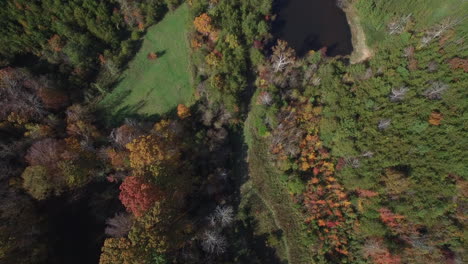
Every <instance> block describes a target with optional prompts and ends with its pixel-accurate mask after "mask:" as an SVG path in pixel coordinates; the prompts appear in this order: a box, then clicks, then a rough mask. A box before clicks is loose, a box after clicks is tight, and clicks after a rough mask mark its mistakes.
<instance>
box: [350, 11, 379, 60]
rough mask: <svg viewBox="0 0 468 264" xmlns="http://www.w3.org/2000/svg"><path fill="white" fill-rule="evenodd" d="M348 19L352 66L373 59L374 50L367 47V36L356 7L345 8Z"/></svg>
mask: <svg viewBox="0 0 468 264" xmlns="http://www.w3.org/2000/svg"><path fill="white" fill-rule="evenodd" d="M343 11H344V12H345V13H346V19H347V20H348V24H349V27H350V28H351V35H352V39H351V41H352V43H353V53H352V54H351V58H350V62H351V64H356V63H360V62H363V61H365V60H367V59H369V58H371V57H372V54H373V53H372V50H371V49H370V48H369V47H368V46H367V42H366V34H365V33H364V30H363V29H362V25H361V21H360V19H359V16H358V14H357V10H356V8H355V7H354V5H352V4H351V5H349V6H348V7H346V8H344V9H343Z"/></svg>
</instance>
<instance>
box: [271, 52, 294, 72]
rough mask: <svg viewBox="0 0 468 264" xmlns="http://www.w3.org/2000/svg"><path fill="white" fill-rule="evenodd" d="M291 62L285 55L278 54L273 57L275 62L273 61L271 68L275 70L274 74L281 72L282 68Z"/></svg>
mask: <svg viewBox="0 0 468 264" xmlns="http://www.w3.org/2000/svg"><path fill="white" fill-rule="evenodd" d="M292 62H293V61H292V60H291V59H290V58H288V57H287V56H286V55H285V54H279V55H278V56H276V57H275V60H274V61H273V67H274V69H275V72H279V71H283V70H284V68H285V67H286V66H287V65H289V64H291V63H292Z"/></svg>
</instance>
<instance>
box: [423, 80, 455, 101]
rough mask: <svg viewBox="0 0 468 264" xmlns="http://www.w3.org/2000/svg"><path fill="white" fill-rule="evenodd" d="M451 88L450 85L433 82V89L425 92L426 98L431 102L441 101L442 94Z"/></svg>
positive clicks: (430, 88)
mask: <svg viewBox="0 0 468 264" xmlns="http://www.w3.org/2000/svg"><path fill="white" fill-rule="evenodd" d="M448 88H449V86H448V84H445V83H443V82H439V81H436V82H433V83H432V85H431V87H429V88H428V89H427V90H426V91H424V93H423V94H424V96H426V97H427V98H428V99H431V100H440V99H442V94H443V93H444V92H445V91H446V90H447V89H448Z"/></svg>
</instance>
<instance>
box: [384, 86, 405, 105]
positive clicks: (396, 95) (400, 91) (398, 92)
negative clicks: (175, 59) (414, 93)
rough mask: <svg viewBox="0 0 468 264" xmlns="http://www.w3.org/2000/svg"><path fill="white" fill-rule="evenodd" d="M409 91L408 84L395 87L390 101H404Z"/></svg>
mask: <svg viewBox="0 0 468 264" xmlns="http://www.w3.org/2000/svg"><path fill="white" fill-rule="evenodd" d="M408 91H409V89H408V87H406V86H402V87H400V88H393V89H392V92H391V93H390V96H389V97H390V101H392V102H398V101H402V100H403V99H404V97H405V95H406V93H407V92H408Z"/></svg>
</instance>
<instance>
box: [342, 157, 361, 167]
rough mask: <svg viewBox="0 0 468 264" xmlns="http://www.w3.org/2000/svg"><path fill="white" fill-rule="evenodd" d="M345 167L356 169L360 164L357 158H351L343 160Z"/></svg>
mask: <svg viewBox="0 0 468 264" xmlns="http://www.w3.org/2000/svg"><path fill="white" fill-rule="evenodd" d="M345 162H346V165H347V166H350V167H351V168H354V169H357V168H359V167H360V166H361V162H360V160H359V159H358V158H355V157H351V158H346V159H345Z"/></svg>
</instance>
